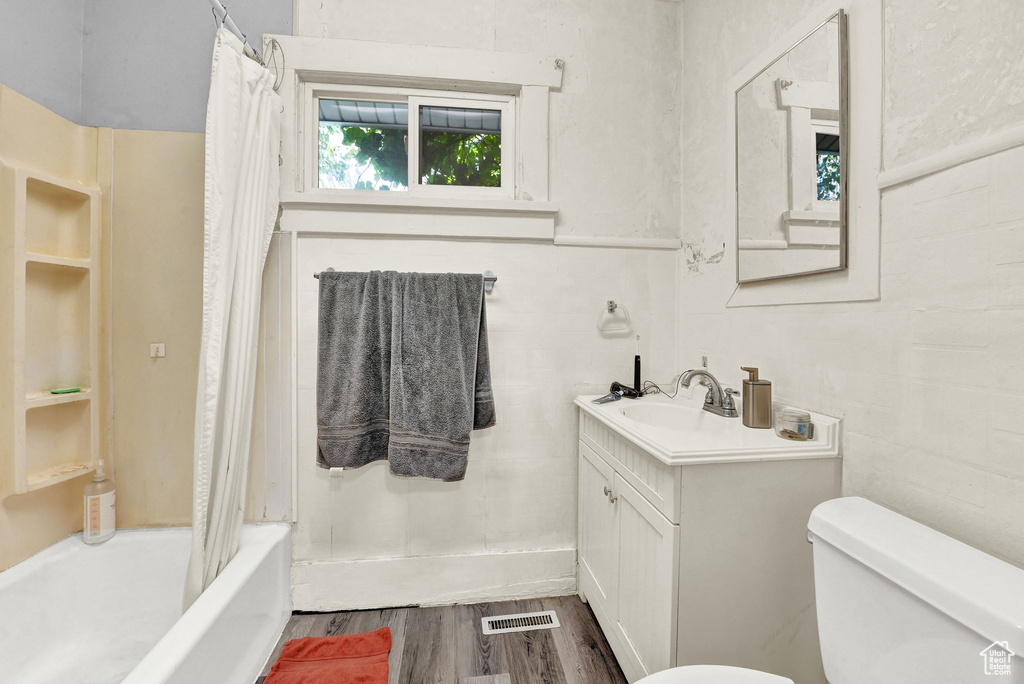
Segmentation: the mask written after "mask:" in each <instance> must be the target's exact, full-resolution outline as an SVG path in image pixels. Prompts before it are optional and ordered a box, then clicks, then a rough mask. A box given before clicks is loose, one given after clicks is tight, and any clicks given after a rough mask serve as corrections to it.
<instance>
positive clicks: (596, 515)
mask: <svg viewBox="0 0 1024 684" xmlns="http://www.w3.org/2000/svg"><path fill="white" fill-rule="evenodd" d="M579 444H580V478H579V481H580V496H579V572H580V588H581V589H583V592H584V594H585V595H586V597H587V600H588V601H590V602H592V603H594V604H596V605H595V606H594V612H595V613H597V612H599V609H603V610H601V611H600V612H601V613H603V614H604V615H605V616H607V618H609V619H610V620H614V619H615V588H616V585H617V584H618V577H617V574H618V563H619V539H618V526H617V525H616V520H615V505H614V504H613V503H612V501H611V495H610V494H607V493H606V491H607V492H611V490H612V485H613V478H614V476H615V471H613V470H612V468H611V466H610V465H608V464H607V463H605V462H604V460H603V459H602V458H601V457H600V456H598V455H597V454H595V453H594V451H593V449H591V448H590V447H588V446H587V445H586V444H584V443H583V442H580V443H579Z"/></svg>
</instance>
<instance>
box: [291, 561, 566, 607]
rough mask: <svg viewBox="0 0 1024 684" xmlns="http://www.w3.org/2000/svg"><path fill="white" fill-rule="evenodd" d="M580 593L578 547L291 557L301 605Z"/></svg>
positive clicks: (372, 604)
mask: <svg viewBox="0 0 1024 684" xmlns="http://www.w3.org/2000/svg"><path fill="white" fill-rule="evenodd" d="M575 593H576V549H574V548H568V549H549V550H543V551H518V552H510V553H482V554H465V555H452V556H414V557H402V558H377V559H370V560H326V561H297V562H294V563H292V603H293V606H294V609H295V610H314V611H338V610H357V609H364V608H385V607H393V606H427V605H449V604H452V603H478V602H483V601H503V600H515V599H526V598H541V597H544V596H567V595H571V594H575Z"/></svg>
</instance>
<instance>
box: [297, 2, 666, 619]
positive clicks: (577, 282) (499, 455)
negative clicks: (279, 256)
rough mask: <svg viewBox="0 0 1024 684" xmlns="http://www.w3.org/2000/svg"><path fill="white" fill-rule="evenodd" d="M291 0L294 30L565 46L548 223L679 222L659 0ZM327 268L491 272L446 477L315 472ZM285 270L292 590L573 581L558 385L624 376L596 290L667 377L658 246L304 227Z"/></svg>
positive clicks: (377, 601) (370, 470)
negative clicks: (460, 439)
mask: <svg viewBox="0 0 1024 684" xmlns="http://www.w3.org/2000/svg"><path fill="white" fill-rule="evenodd" d="M296 9H297V20H296V31H295V34H296V35H307V36H308V35H312V36H327V37H332V38H349V39H358V40H372V41H385V42H386V41H392V42H404V43H411V44H423V43H425V42H426V43H429V44H432V45H438V46H444V47H457V48H471V49H482V50H497V51H506V52H520V53H526V54H541V55H550V56H551V57H553V58H561V59H563V60H565V67H564V75H563V82H562V83H563V85H562V88H561V90H560V91H556V92H553V93H552V94H551V99H550V108H551V115H550V117H551V118H550V123H551V144H550V151H551V159H550V174H551V181H550V198H551V200H552V201H553V202H555V203H557V204H558V206H559V215H558V219H557V225H556V232H557V233H558V234H559V235H572V234H575V235H584V236H605V237H607V236H622V237H652V238H653V237H669V238H671V237H675V236H677V235H678V227H679V156H678V153H677V151H678V146H679V132H680V128H679V108H678V88H679V77H680V65H679V31H678V6H677V5H676V4H675V3H670V2H660V1H658V0H643V1H641V2H627V1H626V0H601V1H600V2H582V0H574V1H573V2H569V3H564V4H557V5H555V4H551V3H548V2H543V1H541V0H516V1H515V2H503V1H500V0H485V1H479V0H456V1H455V2H452V3H446V4H444V5H437V4H424V3H421V2H413V1H412V0H404V1H401V2H392V3H356V4H352V3H342V2H340V1H337V0H334V1H328V2H321V1H320V0H315V1H314V0H300V2H299V3H298V5H297V8H296ZM338 220H339V221H341V220H344V215H339V216H338ZM416 220H418V219H417V217H416V216H415V215H412V216H410V217H409V221H416ZM434 220H436V217H434ZM479 220H480V221H488V220H492V219H488V218H486V217H482V218H480V219H479ZM292 227H293V228H295V229H297V230H301V229H302V226H292ZM328 266H331V267H334V268H336V269H347V270H369V269H394V270H400V271H402V270H406V271H465V272H482V271H484V270H487V269H490V270H493V271H494V272H495V273H496V274H497V275H498V282H497V285H496V287H495V291H494V294H493V295H491V296H489V297H488V299H487V307H488V311H487V315H488V325H489V332H490V346H491V363H492V374H493V382H494V389H495V400H496V403H497V412H498V425H497V426H496V427H495V428H492V429H490V430H484V431H480V432H477V433H474V435H473V441H472V446H471V450H470V462H469V470H468V474H467V476H466V479H465V480H464V481H463V482H459V483H442V482H433V481H429V480H424V479H404V478H398V477H395V476H392V475H390V474H389V473H388V472H387V466H386V464H384V463H377V464H373V465H370V466H366V467H364V468H361V469H358V470H354V471H350V472H347V473H346V474H345V477H344V478H343V479H340V480H338V479H333V480H332V479H330V478H329V477H328V475H327V473H326V472H325V471H323V470H321V469H319V468H317V467H316V465H315V458H316V451H315V449H316V447H315V435H316V421H315V395H314V387H315V367H316V366H315V349H316V346H315V334H316V318H315V315H316V283H317V281H315V280H314V279H313V278H312V274H313V273H314V272H315V271H318V270H322V269H324V268H326V267H328ZM297 268H298V274H299V275H298V288H299V301H298V309H299V338H298V352H297V353H298V363H299V371H298V385H299V397H298V402H299V403H298V407H297V409H298V418H299V423H298V430H299V435H298V439H299V453H298V459H299V460H298V480H297V486H298V497H297V501H298V522H297V524H296V527H295V534H294V559H295V562H296V565H295V568H294V576H293V584H294V587H295V590H294V600H295V605H296V607H298V608H303V609H326V608H338V607H369V606H381V605H402V604H409V603H421V602H435V603H444V602H446V601H447V602H452V601H472V600H479V599H487V598H490V599H495V598H501V597H514V596H525V595H528V596H539V595H552V594H559V593H571V592H573V591H575V582H576V580H575V544H576V488H577V484H576V458H577V456H576V441H577V426H576V411H575V408H574V406H573V404H572V399H573V397H574V396H575V395H577V394H580V393H586V392H589V393H604V392H606V391H607V387H608V384H609V383H610V382H611V381H613V380H617V379H621V380H627V381H630V379H631V378H632V359H633V354H634V349H635V344H636V343H635V339H633V338H618V339H606V338H602V337H600V336H599V335H598V333H597V330H596V322H597V319H598V316H599V315H600V313H601V311H602V309H603V307H604V306H605V301H606V300H608V299H615V300H616V301H619V302H620V303H622V304H625V305H626V306H627V307H628V309H629V312H630V314H631V315H632V317H633V319H634V321H636V322H637V331H638V332H639V333H640V334H641V335H642V336H643V344H642V350H643V354H644V357H645V359H646V360H647V367H648V369H649V370H648V372H647V373H646V374H645V375H646V377H649V378H656V379H661V380H667V379H668V377H669V376H670V374H671V371H672V369H671V367H670V366H671V359H672V355H673V347H674V329H675V323H674V318H675V317H674V313H675V292H674V288H673V286H672V283H673V282H674V278H675V253H674V252H673V251H652V250H641V249H634V250H630V249H601V248H580V247H556V246H554V245H552V244H551V243H550V242H549V243H529V242H497V241H445V240H433V239H426V240H414V239H386V240H385V239H365V240H361V239H351V238H350V239H344V238H341V237H311V236H303V237H300V238H299V252H298V267H297Z"/></svg>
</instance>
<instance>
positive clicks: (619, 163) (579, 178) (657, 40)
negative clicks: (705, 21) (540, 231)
mask: <svg viewBox="0 0 1024 684" xmlns="http://www.w3.org/2000/svg"><path fill="white" fill-rule="evenodd" d="M296 15H297V19H296V25H295V35H297V36H325V37H328V38H348V39H353V40H370V41H381V42H398V43H409V44H413V45H422V44H425V43H426V44H430V45H437V46H443V47H457V48H471V49H477V50H498V51H504V52H518V53H525V54H540V55H550V56H552V57H556V58H561V59H563V60H565V68H564V75H563V80H562V88H561V90H560V91H558V92H552V94H551V119H550V127H551V157H550V169H551V188H550V190H551V192H550V195H551V198H552V200H553V201H556V202H558V204H559V207H560V213H559V217H558V232H559V234H563V235H602V236H637V237H670V238H671V237H677V236H678V234H679V154H678V150H679V88H680V83H681V82H680V64H679V5H678V4H677V3H675V2H665V1H663V0H632V1H631V0H598V1H594V0H569V1H568V2H559V3H552V2H548V1H547V0H453V1H452V2H446V3H442V4H438V3H425V2H422V1H418V0H397V1H394V2H386V3H373V2H360V3H349V2H341V1H340V0H325V1H322V0H296Z"/></svg>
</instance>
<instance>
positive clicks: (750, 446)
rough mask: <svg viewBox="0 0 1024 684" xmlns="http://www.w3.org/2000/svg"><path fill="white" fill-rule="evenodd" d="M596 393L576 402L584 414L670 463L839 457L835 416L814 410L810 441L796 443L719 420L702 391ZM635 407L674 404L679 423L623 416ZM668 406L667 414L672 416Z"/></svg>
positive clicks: (733, 420) (729, 420) (734, 420)
mask: <svg viewBox="0 0 1024 684" xmlns="http://www.w3.org/2000/svg"><path fill="white" fill-rule="evenodd" d="M599 396H600V395H596V394H594V395H581V396H578V397H576V401H575V403H576V405H577V406H579V407H580V410H581V411H583V412H584V413H586V414H588V415H590V416H593V418H595V419H596V420H597V421H599V422H601V423H603V424H604V425H606V426H607V427H609V428H611V429H612V430H614V431H615V432H617V433H618V434H620V435H622V436H623V437H625V438H626V439H628V440H629V441H631V442H633V443H634V444H636V445H637V446H639V447H640V448H642V449H644V450H645V451H647V452H649V453H650V454H652V455H653V456H654V457H655V458H657V459H658V460H660V461H662V462H663V463H665V464H667V465H670V466H677V465H698V464H707V463H730V462H748V461H773V460H792V459H814V458H838V457H839V420H838V419H836V418H832V417H830V416H825V415H822V414H819V413H814V412H812V411H808V413H810V414H811V421H812V422H813V423H814V439H809V440H807V441H804V442H799V441H793V440H788V439H784V438H782V437H779V436H778V435H776V434H775V430H773V429H770V428H769V429H754V428H748V427H746V426H745V425H743V419H742V418H723V417H722V416H717V415H715V414H713V413H710V412H708V411H704V410H703V409H702V408H701V406H702V405H703V393H701V396H700V399H699V400H694V399H692V398H682V397H677V398H676V399H668V398H667V397H665V396H663V395H657V394H655V395H650V396H646V397H643V398H641V399H620V400H619V401H614V402H610V403H607V404H594V403H592V400H593V399H597V398H598V397H599ZM737 404H738V402H737ZM639 405H669V406H671V407H675V409H678V416H679V420H678V427H673V428H669V427H660V426H654V425H649V424H646V423H642V422H639V421H637V420H633V419H630V418H628V417H626V416H625V415H624V414H623V409H627V408H629V407H632V406H639ZM655 410H658V409H655ZM672 410H673V409H669V410H668V411H666V413H668V415H670V416H673V418H674V414H673V413H672Z"/></svg>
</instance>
